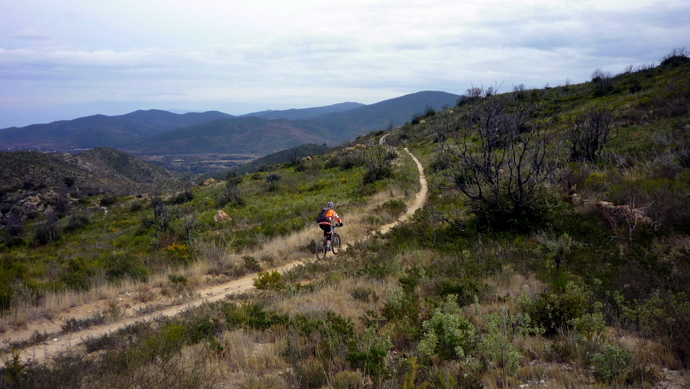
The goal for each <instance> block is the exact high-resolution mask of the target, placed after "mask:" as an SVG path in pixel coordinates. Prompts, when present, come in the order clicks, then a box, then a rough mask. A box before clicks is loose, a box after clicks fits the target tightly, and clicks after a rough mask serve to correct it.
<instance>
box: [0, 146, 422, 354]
mask: <svg viewBox="0 0 690 389" xmlns="http://www.w3.org/2000/svg"><path fill="white" fill-rule="evenodd" d="M384 138H385V136H384V137H382V138H381V143H382V142H383V139H384ZM405 152H407V154H409V155H410V156H411V157H412V159H413V160H414V162H415V164H416V165H417V169H418V171H419V183H420V187H421V189H420V191H419V192H418V193H417V194H416V195H415V198H414V200H413V201H412V202H411V204H409V205H408V208H407V210H406V212H405V213H404V214H403V215H402V216H401V217H400V218H399V219H398V220H397V221H395V222H393V223H389V224H386V225H383V226H381V228H380V229H379V231H380V232H381V233H382V234H383V233H386V232H388V231H389V230H390V229H391V228H393V227H394V226H395V225H397V224H399V223H402V222H405V221H406V220H408V219H409V218H410V216H412V214H414V213H415V212H416V211H417V210H418V209H419V208H421V207H422V206H423V205H424V203H425V201H426V198H427V192H428V187H427V181H426V177H425V175H424V168H423V166H422V164H421V162H420V161H419V160H418V159H417V157H415V156H414V155H413V154H412V153H411V152H410V151H409V150H408V149H407V148H405ZM351 243H354V242H345V244H344V246H347V244H351ZM307 259H311V257H309V258H303V259H302V260H307ZM302 260H300V261H294V262H291V263H288V264H286V265H283V266H281V267H278V268H275V269H273V270H277V271H279V272H285V271H288V270H290V269H292V268H293V267H295V266H298V265H300V264H302ZM254 277H256V274H250V275H247V276H244V277H242V278H240V279H237V280H233V281H231V282H227V283H224V284H220V285H216V286H212V287H208V288H203V289H199V290H196V291H195V293H196V295H198V296H200V297H199V298H197V299H194V300H189V301H187V302H185V303H184V304H179V305H174V306H170V307H168V308H165V309H162V310H158V311H156V312H154V313H150V314H147V315H141V316H136V317H124V318H122V319H120V320H118V321H116V322H113V323H109V324H107V325H102V326H94V327H91V328H88V329H85V330H82V331H78V332H73V333H69V334H59V335H55V336H54V337H51V338H50V339H49V340H47V341H45V342H43V343H41V344H38V345H35V346H32V347H29V348H27V349H24V350H21V352H20V359H21V361H22V362H29V361H36V362H41V361H44V360H45V359H46V358H47V357H48V356H50V355H53V354H56V353H59V352H61V351H66V350H69V349H74V348H75V347H79V345H80V344H81V343H82V342H83V341H84V340H85V339H88V338H94V337H100V336H103V335H106V334H108V333H111V332H115V331H117V330H119V329H122V328H124V327H126V326H128V325H131V324H133V323H137V322H145V321H149V320H154V319H155V318H158V317H171V316H175V315H177V314H179V313H180V312H184V311H185V310H187V309H190V308H194V307H197V306H199V305H201V304H204V303H207V302H214V301H218V300H222V299H224V298H225V297H226V296H227V295H229V294H236V293H237V294H239V293H244V292H248V291H250V290H252V289H255V288H254V286H253V278H254ZM94 307H95V304H88V306H82V307H75V308H73V309H72V310H70V313H67V314H65V313H63V315H61V318H64V317H65V316H67V317H68V318H69V317H73V316H70V315H71V314H72V313H74V312H75V311H76V312H81V315H80V316H82V317H85V318H86V317H89V315H92V314H95V313H98V312H94V310H95V308H94ZM87 312H88V313H87ZM59 321H60V320H59V319H58V320H55V319H53V320H51V321H47V320H44V321H42V322H37V323H29V324H28V325H27V327H26V328H22V329H21V330H8V331H6V332H5V333H4V334H3V337H2V342H3V344H5V343H7V342H9V341H15V342H16V341H20V340H26V339H29V338H30V337H31V335H32V334H34V333H36V332H38V333H47V334H58V333H60V332H61V324H60V323H59ZM11 357H12V356H11V355H9V354H5V355H0V363H4V362H5V361H6V360H8V359H10V358H11Z"/></svg>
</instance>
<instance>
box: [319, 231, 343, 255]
mask: <svg viewBox="0 0 690 389" xmlns="http://www.w3.org/2000/svg"><path fill="white" fill-rule="evenodd" d="M338 227H340V226H339V225H337V224H336V225H334V226H333V227H332V228H333V230H332V232H331V252H332V253H333V255H338V252H340V235H338V233H337V232H335V230H336V229H337V228H338ZM315 251H316V259H317V260H320V259H324V258H326V253H327V252H328V250H326V237H323V238H321V239H319V240H318V241H316V250H315Z"/></svg>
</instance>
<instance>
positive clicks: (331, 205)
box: [326, 201, 335, 208]
mask: <svg viewBox="0 0 690 389" xmlns="http://www.w3.org/2000/svg"><path fill="white" fill-rule="evenodd" d="M333 207H335V205H333V202H332V201H329V202H328V203H327V204H326V208H333Z"/></svg>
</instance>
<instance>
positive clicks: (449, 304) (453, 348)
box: [417, 295, 477, 360]
mask: <svg viewBox="0 0 690 389" xmlns="http://www.w3.org/2000/svg"><path fill="white" fill-rule="evenodd" d="M422 329H423V336H422V340H420V342H419V345H418V346H417V351H418V352H419V354H420V355H421V356H423V357H427V358H428V357H431V356H433V355H438V356H440V357H441V358H442V359H445V360H450V359H454V358H464V357H466V356H467V355H469V354H468V352H469V351H471V349H473V348H474V345H475V336H476V333H477V331H476V329H475V327H474V325H472V323H471V322H470V320H469V319H468V318H466V317H465V316H464V315H463V314H462V311H461V310H460V307H458V303H457V299H456V297H455V296H454V295H449V296H447V298H446V301H445V303H444V304H443V306H442V307H440V308H437V309H435V310H434V313H433V315H432V316H431V318H430V319H429V320H426V321H424V323H422Z"/></svg>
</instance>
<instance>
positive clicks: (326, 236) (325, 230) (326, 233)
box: [319, 224, 333, 250]
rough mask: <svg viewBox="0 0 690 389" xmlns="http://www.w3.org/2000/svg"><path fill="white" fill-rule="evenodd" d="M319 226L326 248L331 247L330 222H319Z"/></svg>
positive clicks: (331, 231) (331, 229) (331, 228)
mask: <svg viewBox="0 0 690 389" xmlns="http://www.w3.org/2000/svg"><path fill="white" fill-rule="evenodd" d="M319 227H321V229H322V230H323V238H324V240H325V241H326V250H330V249H331V234H332V233H333V227H332V226H331V225H330V224H319Z"/></svg>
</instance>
